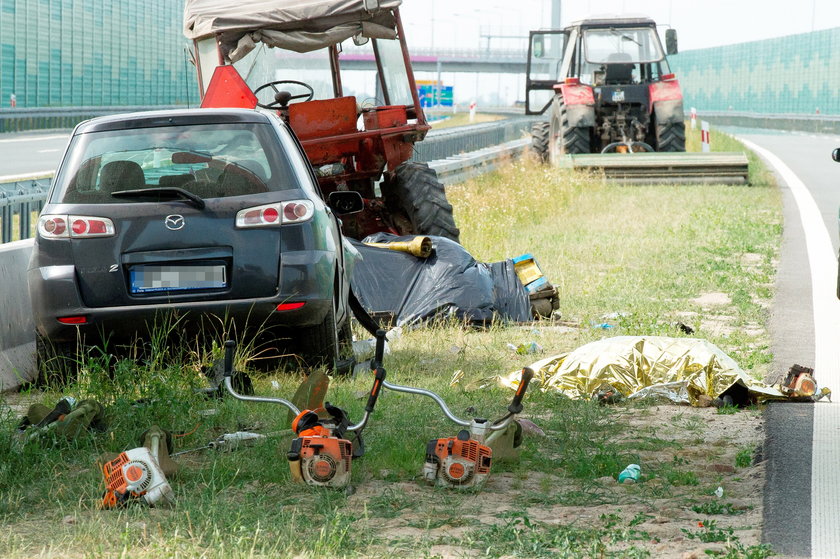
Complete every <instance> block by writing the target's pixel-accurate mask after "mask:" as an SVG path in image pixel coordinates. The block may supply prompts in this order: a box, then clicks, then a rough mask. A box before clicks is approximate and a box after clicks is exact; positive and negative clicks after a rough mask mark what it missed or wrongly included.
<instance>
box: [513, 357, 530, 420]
mask: <svg viewBox="0 0 840 559" xmlns="http://www.w3.org/2000/svg"><path fill="white" fill-rule="evenodd" d="M532 378H534V370H533V369H532V368H530V367H525V368H524V369H522V377H521V378H520V380H519V387H518V388H517V389H516V394H514V395H513V401H512V402H511V403H510V405H509V406H508V411H509V412H510V413H519V412H521V411H522V398H524V397H525V391H526V390H528V383H529V382H531V379H532Z"/></svg>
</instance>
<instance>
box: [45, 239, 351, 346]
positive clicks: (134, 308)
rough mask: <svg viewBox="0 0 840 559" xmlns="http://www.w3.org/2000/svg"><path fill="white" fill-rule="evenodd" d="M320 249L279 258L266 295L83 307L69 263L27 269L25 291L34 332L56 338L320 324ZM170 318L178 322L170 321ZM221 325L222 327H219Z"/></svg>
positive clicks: (326, 299) (324, 301)
mask: <svg viewBox="0 0 840 559" xmlns="http://www.w3.org/2000/svg"><path fill="white" fill-rule="evenodd" d="M325 256H327V255H326V253H324V252H322V251H301V252H297V253H295V254H293V255H288V257H286V256H284V259H283V264H282V265H281V282H280V285H281V286H283V288H281V289H279V290H278V291H279V293H278V294H277V295H275V296H272V297H263V298H248V299H227V300H203V301H192V302H185V301H179V302H175V303H160V302H157V303H154V304H148V303H146V304H135V305H119V306H110V307H95V308H93V307H88V306H86V305H85V304H84V301H83V300H82V297H81V295H80V291H79V287H78V283H77V281H76V273H75V268H74V267H73V266H72V265H57V266H44V267H36V268H31V269H30V270H29V290H30V296H31V299H32V306H33V311H34V319H35V327H36V330H37V331H38V333H39V334H40V335H42V336H44V337H46V338H47V339H49V340H52V341H56V342H66V341H75V340H76V339H77V337H78V336H79V335H81V336H83V337H84V339H85V340H89V342H90V343H96V342H95V340H102V339H113V340H131V339H134V338H135V337H140V338H144V337H148V336H150V335H151V333H152V332H153V331H154V329H155V328H171V325H173V324H177V326H176V328H177V329H178V330H179V331H189V332H192V331H193V330H197V329H198V328H197V327H200V326H203V327H205V328H206V326H208V325H215V327H216V329H217V330H218V331H220V332H221V331H225V332H231V331H233V332H238V333H240V335H241V333H244V332H246V331H247V332H250V333H251V334H256V333H258V331H259V330H260V329H261V328H266V327H272V328H273V327H284V328H301V327H308V326H315V325H318V324H320V323H321V322H322V321H323V320H324V317H325V316H326V314H327V312H328V311H329V309H330V307H331V306H332V305H333V290H334V283H333V278H334V277H335V275H334V274H335V268H334V265H335V262H334V260H333V259H331V258H325ZM289 302H302V303H304V304H303V306H302V307H300V308H297V309H293V310H282V311H278V310H277V306H278V305H279V304H281V303H289ZM63 317H85V322H84V323H83V324H64V323H62V322H59V320H58V319H59V318H63ZM175 320H177V321H178V322H177V323H175ZM223 324H227V326H226V327H225V328H224V329H223V328H222V326H223Z"/></svg>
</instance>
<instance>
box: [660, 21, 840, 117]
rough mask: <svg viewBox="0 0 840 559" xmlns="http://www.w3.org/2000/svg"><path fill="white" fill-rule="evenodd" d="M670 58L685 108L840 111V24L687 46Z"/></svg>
mask: <svg viewBox="0 0 840 559" xmlns="http://www.w3.org/2000/svg"><path fill="white" fill-rule="evenodd" d="M734 39H736V40H737V38H734ZM669 60H670V63H671V69H672V70H673V71H674V73H676V75H677V78H678V79H679V80H680V85H681V86H682V90H683V95H684V97H685V107H686V112H688V110H689V109H690V108H691V107H695V108H696V109H697V111H698V112H700V113H701V114H702V113H710V112H713V113H724V112H741V113H752V114H756V113H758V114H772V115H803V116H804V115H814V116H816V115H818V114H819V115H824V116H838V115H840V28H834V29H826V30H823V31H814V32H811V33H802V34H798V35H789V36H786V37H779V38H775V39H766V40H763V41H752V42H748V43H740V44H734V45H727V46H722V47H714V48H708V49H701V50H692V51H686V52H683V53H680V54H678V55H675V56H672V57H670V58H669Z"/></svg>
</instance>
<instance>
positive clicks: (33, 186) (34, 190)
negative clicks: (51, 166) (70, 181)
mask: <svg viewBox="0 0 840 559" xmlns="http://www.w3.org/2000/svg"><path fill="white" fill-rule="evenodd" d="M51 180H52V174H49V175H32V176H28V177H20V178H19V179H17V180H15V181H12V182H5V183H0V242H2V243H8V242H11V241H13V240H18V239H28V238H29V237H31V236H32V233H33V231H32V218H33V215H37V213H39V212H40V211H41V208H43V207H44V202H45V201H46V199H47V192H48V191H49V188H50V181H51ZM15 222H17V227H15ZM15 229H17V234H15Z"/></svg>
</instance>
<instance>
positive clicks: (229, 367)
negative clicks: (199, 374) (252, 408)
mask: <svg viewBox="0 0 840 559" xmlns="http://www.w3.org/2000/svg"><path fill="white" fill-rule="evenodd" d="M235 348H236V342H234V341H233V340H228V341H226V342H225V389H227V391H228V393H230V395H231V396H233V397H234V398H236V399H237V400H242V401H243V402H262V403H266V404H280V405H281V406H286V407H287V408H289V409H290V410H291V411H292V413H293V414H295V415H296V416H297V415H300V410H299V409H297V406H295V405H294V404H293V403H291V402H290V401H288V400H284V399H283V398H265V397H262V396H244V395H242V394H239V393H238V392H236V390H234V389H233V384H232V382H231V378H232V376H233V351H234V349H235Z"/></svg>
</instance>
